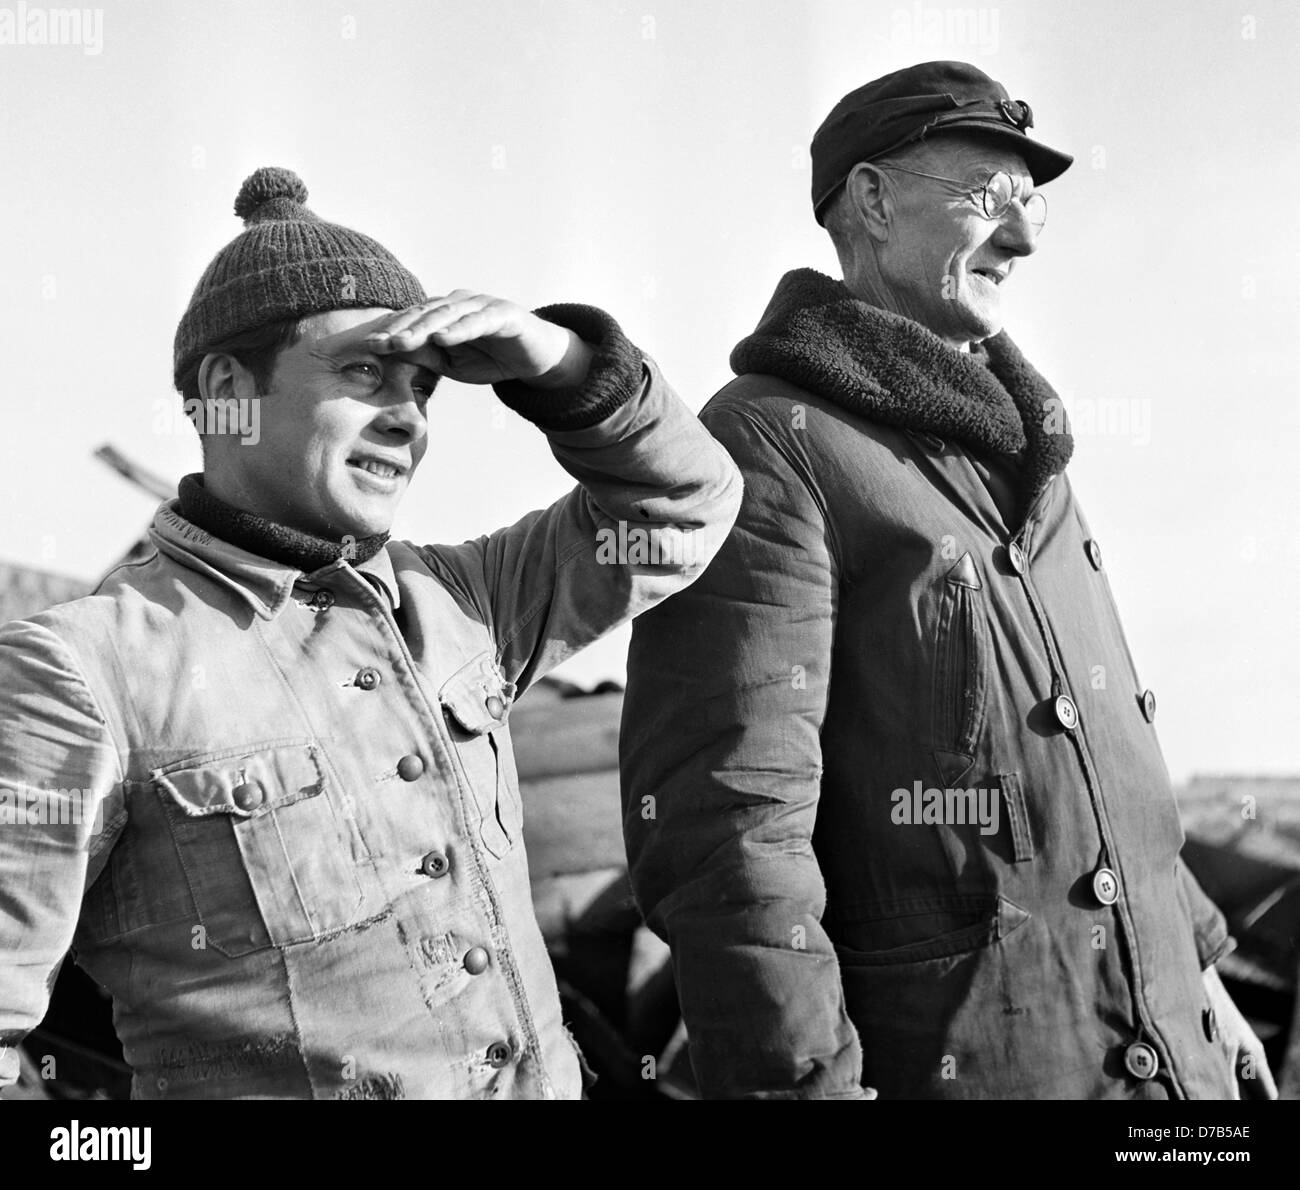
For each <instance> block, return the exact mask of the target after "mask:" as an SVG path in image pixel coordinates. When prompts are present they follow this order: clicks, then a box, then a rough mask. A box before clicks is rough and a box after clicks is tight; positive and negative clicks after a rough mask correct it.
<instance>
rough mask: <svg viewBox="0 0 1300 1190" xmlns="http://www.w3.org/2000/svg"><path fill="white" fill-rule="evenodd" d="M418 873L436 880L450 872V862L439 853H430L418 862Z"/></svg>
mask: <svg viewBox="0 0 1300 1190" xmlns="http://www.w3.org/2000/svg"><path fill="white" fill-rule="evenodd" d="M420 871H421V872H423V873H424V874H425V875H426V876H432V877H434V879H437V878H438V877H439V876H445V875H446V874H447V873H448V872H450V871H451V860H449V859H448V858H447V857H446V856H445V855H443V853H442V852H441V851H430V852H429V854H428V855H426V856H425V857H424V858H423V859H422V860H421V861H420Z"/></svg>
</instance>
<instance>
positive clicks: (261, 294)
mask: <svg viewBox="0 0 1300 1190" xmlns="http://www.w3.org/2000/svg"><path fill="white" fill-rule="evenodd" d="M306 201H307V187H306V186H304V185H303V183H302V179H301V178H299V177H298V175H297V174H295V173H293V172H292V171H291V170H287V169H279V168H277V167H275V166H268V167H265V168H263V169H259V170H258V171H257V172H256V173H254V174H252V175H251V176H250V177H248V178H247V179H246V180H245V181H244V184H243V185H242V186H241V187H240V188H239V195H238V197H237V198H236V199H235V214H236V215H238V216H239V217H240V218H241V219H243V221H244V227H245V228H246V230H245V231H244V232H242V233H241V234H240V235H238V236H236V237H235V238H234V239H233V240H231V241H230V243H229V244H227V245H226V246H225V247H224V248H223V249H222V250H221V251H220V252H218V253H217V255H216V257H215V258H214V259H213V261H212V263H211V264H210V265H208V267H207V268H206V269H205V270H204V272H203V276H202V277H200V278H199V283H198V285H197V287H196V288H195V290H194V296H193V297H191V298H190V304H189V307H188V308H187V309H186V311H185V314H184V316H183V317H182V318H181V321H180V325H179V326H178V327H177V328H176V342H175V345H174V349H173V353H172V364H173V369H172V376H173V379H174V380H175V382H176V387H177V389H178V390H179V389H180V387H181V377H182V376H183V375H184V374H185V373H186V371H188V370H189V369H190V368H191V367H192V366H193V365H194V363H195V362H196V361H198V360H201V359H202V358H203V356H204V355H206V354H207V352H208V351H210V350H211V348H212V346H213V345H214V344H216V343H220V342H222V341H223V340H225V339H228V338H230V337H231V336H233V335H240V334H243V333H245V332H246V331H251V330H253V329H254V328H256V327H259V326H264V325H266V324H267V323H270V322H279V321H281V320H284V319H289V318H305V317H306V316H307V315H309V314H319V313H321V312H322V311H325V310H346V309H364V308H366V307H371V306H374V307H381V308H384V309H390V310H402V309H405V308H406V307H407V306H415V305H419V304H420V303H422V302H423V301H424V300H425V293H424V289H423V287H422V286H421V285H420V283H419V281H417V280H416V279H415V277H414V276H413V275H412V274H411V273H410V272H408V271H407V270H406V269H405V268H404V267H403V266H402V265H401V264H400V263H399V261H398V260H397V258H396V257H395V256H393V254H392V253H391V252H389V251H388V250H387V249H386V248H384V247H383V246H382V245H381V244H378V243H376V242H375V241H374V240H372V239H371V238H370V237H369V236H365V235H362V234H361V233H360V232H358V231H350V230H349V229H348V228H346V227H339V226H338V225H337V224H334V223H326V222H325V221H324V220H323V219H321V218H320V217H319V216H317V215H315V214H313V213H312V212H311V211H309V210H308V209H307V208H306V207H305V206H304V205H303V204H304V203H305V202H306Z"/></svg>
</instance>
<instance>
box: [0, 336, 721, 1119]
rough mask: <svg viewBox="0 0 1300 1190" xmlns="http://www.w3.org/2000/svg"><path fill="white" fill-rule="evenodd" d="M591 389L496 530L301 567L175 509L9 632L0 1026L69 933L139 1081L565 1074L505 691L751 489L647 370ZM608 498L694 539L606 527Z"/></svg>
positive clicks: (39, 984) (688, 577)
mask: <svg viewBox="0 0 1300 1190" xmlns="http://www.w3.org/2000/svg"><path fill="white" fill-rule="evenodd" d="M610 383H611V382H610V377H609V375H608V374H604V375H602V376H597V377H595V379H594V380H593V381H592V382H591V384H593V385H596V386H597V387H599V386H600V385H602V384H603V385H604V386H605V389H606V392H605V397H604V406H603V407H601V408H602V415H601V420H599V421H598V422H597V423H596V424H591V425H586V426H584V427H582V428H570V429H564V430H557V429H554V428H551V429H548V431H547V433H548V437H549V440H550V445H551V448H552V450H553V452H554V454H555V457H556V458H557V459H558V460H559V462H560V463H561V464H562V465H563V466H564V467H565V468H566V469H567V470H568V471H569V472H570V473H571V474H572V475H573V476H574V477H575V478H576V479H577V480H578V481H579V484H580V486H578V487H577V488H575V489H574V490H573V491H572V492H570V493H569V494H568V495H567V496H565V497H564V498H562V499H561V500H559V501H558V502H557V503H555V504H554V505H552V506H551V507H550V508H547V509H545V510H544V511H539V512H535V513H532V514H530V515H529V516H526V517H525V518H524V519H523V520H521V521H519V522H518V523H517V524H515V525H512V526H510V527H509V528H506V529H502V530H500V531H498V532H495V533H492V534H490V535H488V536H485V537H482V538H479V539H478V540H474V541H469V542H466V543H465V544H463V545H458V546H441V545H427V546H421V545H416V544H414V543H412V542H409V541H392V542H389V543H388V545H387V546H386V548H385V549H383V550H381V551H380V552H379V553H378V554H376V555H375V556H374V557H373V558H372V559H370V560H368V561H366V562H364V563H362V564H360V565H357V566H353V565H351V564H350V563H349V562H347V561H339V562H336V563H333V564H331V565H329V566H326V567H324V568H322V569H320V570H318V571H316V572H314V573H311V574H304V573H302V572H300V571H296V570H294V569H292V568H291V567H287V566H284V565H281V564H279V563H276V562H272V561H269V560H267V559H265V558H260V557H256V556H254V555H252V554H249V553H246V552H244V551H242V550H240V549H237V548H235V547H233V546H231V545H228V544H227V543H225V542H223V541H221V540H218V539H216V538H214V537H212V536H211V535H209V534H208V533H206V532H204V531H203V530H201V529H199V528H198V527H196V526H194V525H193V524H191V523H189V522H187V521H186V520H185V519H184V518H183V517H182V516H181V515H180V514H179V511H178V504H177V502H175V501H173V502H169V503H166V504H164V505H163V506H161V507H160V508H159V509H158V512H157V514H156V517H155V520H154V523H153V527H152V530H151V533H150V536H151V539H152V542H153V544H154V545H155V546H156V548H157V552H156V553H155V554H154V555H152V556H150V557H148V558H146V559H145V560H143V561H140V562H137V563H135V564H132V565H128V566H124V567H121V568H119V569H117V570H116V571H114V572H113V573H112V574H111V575H109V576H108V577H107V578H106V579H105V580H104V582H103V583H102V584H101V585H100V587H99V588H98V589H97V591H96V592H95V593H94V594H92V595H91V596H89V597H87V598H84V599H80V600H77V601H75V602H73V603H69V604H65V605H63V606H60V607H56V608H53V609H51V610H49V611H46V612H43V613H41V614H40V615H37V616H34V617H32V619H30V620H28V621H19V622H14V623H11V624H9V625H7V626H5V627H4V628H3V630H0V717H2V723H3V727H2V735H0V794H3V795H4V799H5V800H4V804H7V805H8V806H9V808H10V809H9V816H10V820H9V824H7V825H5V826H3V827H2V828H0V1044H9V1045H13V1044H15V1043H17V1042H18V1041H19V1040H20V1039H21V1038H22V1037H23V1036H24V1034H25V1033H26V1032H27V1031H28V1030H29V1029H31V1028H32V1027H33V1026H34V1025H36V1024H37V1022H39V1020H40V1019H41V1017H42V1015H43V1013H44V1011H45V1007H46V1000H47V992H48V988H49V985H50V982H51V980H52V977H53V972H54V971H55V970H56V968H57V966H58V964H59V962H60V961H61V959H62V958H63V956H64V953H65V951H66V950H67V949H68V947H69V944H73V945H74V946H75V953H76V958H77V961H78V962H79V963H80V964H81V965H82V966H84V967H85V968H86V969H87V970H88V971H89V972H90V974H91V975H92V976H93V977H94V978H95V979H96V980H98V981H99V982H100V983H101V984H102V985H103V986H104V987H106V988H107V989H108V990H109V991H110V992H111V993H112V997H113V1003H114V1014H115V1023H116V1027H117V1031H118V1034H119V1036H120V1038H121V1040H122V1043H123V1046H124V1049H125V1054H126V1058H127V1061H128V1062H129V1063H130V1065H131V1066H132V1068H133V1071H134V1079H133V1088H132V1089H133V1095H134V1096H136V1097H139V1098H168V1097H211V1098H226V1097H237V1096H238V1097H296V1098H345V1099H347V1098H380V1099H387V1098H401V1097H409V1098H433V1097H438V1098H442V1097H483V1098H486V1097H520V1098H522V1097H535V1098H552V1097H558V1098H576V1097H578V1096H579V1095H580V1094H581V1089H582V1086H581V1078H580V1071H579V1060H578V1056H577V1055H576V1053H575V1049H574V1046H573V1044H572V1042H571V1039H570V1038H569V1036H568V1034H567V1032H566V1030H565V1029H564V1027H563V1024H562V1022H561V1019H560V1004H559V1000H558V996H557V992H556V985H555V981H554V976H553V974H552V970H551V966H550V962H549V960H548V957H547V954H546V951H545V949H544V947H543V942H542V938H541V935H540V932H539V930H538V927H537V924H536V921H535V919H534V916H533V912H532V906H531V902H530V897H529V880H528V864H527V859H526V857H525V854H524V846H523V840H522V836H521V831H520V827H521V818H520V798H519V787H518V781H517V778H516V772H515V765H514V760H513V756H512V751H511V743H510V728H509V715H510V708H511V705H512V703H513V702H514V700H515V699H517V698H518V697H519V696H520V695H521V694H522V693H523V692H524V691H525V690H526V689H527V688H528V686H529V685H530V684H531V683H532V682H534V681H535V680H536V679H537V678H538V677H539V676H541V675H542V674H544V673H546V671H547V670H549V669H551V668H552V667H553V666H555V665H556V664H558V663H559V662H561V661H563V660H564V659H565V658H567V657H569V656H571V655H572V654H573V653H575V652H577V651H578V650H579V649H581V648H583V647H584V646H585V645H587V644H589V643H591V642H592V641H594V640H596V639H597V638H598V637H600V636H601V635H603V634H604V633H606V632H608V631H609V630H610V629H612V628H614V627H615V626H616V625H618V624H620V623H623V622H625V621H626V620H627V619H628V618H629V617H632V616H634V615H636V614H638V613H639V612H641V611H643V610H645V609H646V608H648V607H650V606H651V605H653V604H655V603H657V602H658V601H660V600H661V599H663V598H664V597H665V596H667V595H669V594H671V593H672V592H675V591H678V590H680V589H681V588H682V587H683V586H685V585H686V584H688V583H689V582H691V581H692V579H694V578H695V576H696V575H697V574H698V573H699V572H700V570H701V568H702V567H703V565H704V564H705V563H706V562H707V561H708V559H709V558H710V557H711V556H712V555H713V553H714V552H716V550H717V548H718V547H719V545H720V544H721V542H722V540H723V539H724V537H725V536H726V533H727V530H728V529H729V527H730V525H731V523H732V520H733V518H734V516H735V512H736V509H737V507H738V504H739V498H740V490H741V488H740V481H739V477H738V475H737V473H736V469H735V467H734V466H733V465H732V463H731V461H730V460H729V458H728V457H727V455H726V453H725V452H724V451H723V450H722V449H721V447H719V446H718V444H717V443H716V442H715V441H714V440H713V439H712V438H711V437H710V436H709V435H708V433H707V432H706V431H705V430H704V429H703V427H702V426H701V425H700V423H699V421H698V420H697V419H696V418H695V417H694V416H693V415H692V414H691V413H690V412H689V410H688V409H687V408H686V407H685V406H684V405H683V404H682V403H681V402H680V401H679V400H678V399H677V397H676V396H674V395H673V394H672V393H671V391H670V390H669V388H668V387H667V386H666V384H665V383H664V381H663V379H662V378H661V376H660V374H659V372H658V370H657V369H656V367H655V365H654V364H653V363H652V362H650V361H645V363H644V368H643V367H642V363H641V361H640V358H639V356H638V357H637V361H636V370H635V375H634V377H633V380H632V381H631V383H628V384H627V385H626V386H625V388H624V390H623V391H620V392H618V393H616V394H615V399H613V400H609V392H608V390H609V386H610ZM588 387H590V385H589V386H588ZM503 395H504V392H503ZM537 400H538V401H539V402H540V401H547V402H549V406H548V407H549V408H550V409H551V411H552V412H555V410H556V408H557V407H556V405H555V398H554V395H553V394H547V395H546V396H545V397H543V396H541V395H540V394H539V395H538V397H537ZM512 403H513V404H515V405H516V407H519V408H521V409H523V411H525V412H529V410H528V408H527V405H528V399H527V397H520V396H518V393H516V399H515V400H514V401H513V402H512ZM610 405H613V406H616V407H615V408H613V411H612V412H608V413H605V412H603V409H604V408H608V407H609V406H610ZM597 406H600V403H599V402H597ZM584 407H585V408H591V407H592V405H591V403H590V402H588V404H587V406H584ZM533 412H535V410H534V411H533ZM537 420H538V421H539V423H542V424H551V425H554V422H555V420H556V419H555V418H552V419H551V420H550V422H549V423H546V422H544V421H543V419H542V418H537ZM560 420H562V419H560ZM629 524H630V525H632V526H636V527H637V531H638V532H640V533H641V534H643V535H644V534H648V535H649V538H650V539H651V540H652V541H655V540H657V539H659V538H660V537H663V536H664V535H665V534H668V535H671V536H673V538H674V539H675V540H676V541H677V542H678V544H679V546H680V541H681V540H682V539H683V538H684V537H689V540H690V542H691V545H692V549H691V550H690V551H686V552H685V553H683V551H682V550H681V549H680V548H677V549H676V551H675V552H673V551H667V555H666V556H667V557H668V560H664V558H663V557H661V558H659V559H658V562H657V564H629V563H627V562H626V560H624V559H621V558H619V557H617V556H615V557H612V558H611V557H610V556H608V551H605V552H601V544H602V542H604V541H608V540H610V537H611V534H615V535H616V534H617V533H618V532H619V531H620V527H621V528H622V530H623V531H624V533H625V536H626V535H627V534H628V533H630V529H628V528H627V526H628V525H629ZM603 530H609V532H602V531H603ZM598 553H599V554H600V556H599V557H598ZM35 807H41V808H42V809H40V810H36V811H35V813H33V810H34V808H35ZM0 812H2V810H0ZM42 817H43V818H44V819H45V821H40V819H41V818H42ZM60 817H61V818H62V819H63V821H62V822H59V821H57V820H58V819H59V818H60ZM51 819H53V820H54V821H51ZM69 820H72V821H69ZM74 931H75V938H74Z"/></svg>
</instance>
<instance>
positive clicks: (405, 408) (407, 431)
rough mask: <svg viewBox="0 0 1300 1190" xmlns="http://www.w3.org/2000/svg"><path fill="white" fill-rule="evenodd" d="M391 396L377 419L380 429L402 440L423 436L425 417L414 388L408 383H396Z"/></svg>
mask: <svg viewBox="0 0 1300 1190" xmlns="http://www.w3.org/2000/svg"><path fill="white" fill-rule="evenodd" d="M391 398H392V399H391V400H390V401H389V402H388V404H387V405H385V406H384V412H383V416H382V417H381V418H380V420H379V429H380V431H381V432H382V433H384V434H392V435H394V436H395V437H400V438H401V440H402V441H403V442H410V441H412V440H414V439H416V438H421V437H423V436H424V432H425V417H424V413H423V412H422V411H421V409H420V402H419V397H418V395H417V394H416V392H415V390H414V389H413V388H411V386H410V385H409V384H396V385H394V386H393V392H392V393H391Z"/></svg>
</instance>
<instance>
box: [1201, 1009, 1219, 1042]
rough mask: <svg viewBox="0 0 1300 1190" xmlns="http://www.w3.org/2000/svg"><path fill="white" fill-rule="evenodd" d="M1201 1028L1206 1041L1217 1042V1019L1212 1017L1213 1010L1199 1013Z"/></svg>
mask: <svg viewBox="0 0 1300 1190" xmlns="http://www.w3.org/2000/svg"><path fill="white" fill-rule="evenodd" d="M1201 1028H1202V1029H1204V1030H1205V1040H1206V1041H1218V1040H1219V1018H1218V1017H1216V1016H1215V1015H1214V1009H1213V1008H1207V1009H1206V1010H1205V1011H1204V1012H1203V1013H1201Z"/></svg>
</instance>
